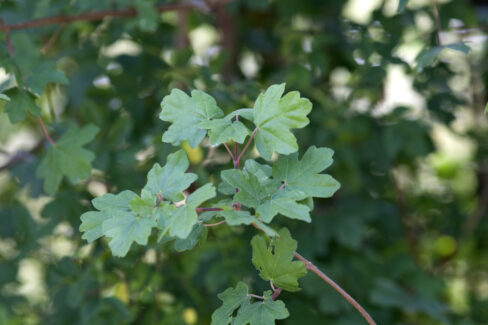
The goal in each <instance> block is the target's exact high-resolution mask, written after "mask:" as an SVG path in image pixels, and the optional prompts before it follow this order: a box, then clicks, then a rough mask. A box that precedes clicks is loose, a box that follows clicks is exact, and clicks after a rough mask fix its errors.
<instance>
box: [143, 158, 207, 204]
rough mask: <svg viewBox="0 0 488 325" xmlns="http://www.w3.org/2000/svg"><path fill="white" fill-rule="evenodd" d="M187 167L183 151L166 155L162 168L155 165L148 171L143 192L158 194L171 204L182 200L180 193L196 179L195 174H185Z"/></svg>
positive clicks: (188, 164) (186, 159) (187, 163)
mask: <svg viewBox="0 0 488 325" xmlns="http://www.w3.org/2000/svg"><path fill="white" fill-rule="evenodd" d="M188 166H190V163H189V162H188V157H187V156H186V152H185V151H184V150H183V149H181V150H178V151H177V152H175V153H172V154H170V155H168V158H167V159H166V165H165V166H164V167H161V166H160V165H159V164H158V163H156V164H154V166H153V168H152V169H151V170H150V171H149V173H148V174H147V184H146V186H144V188H143V192H149V193H151V194H153V195H157V194H160V195H161V196H162V197H163V198H165V199H168V200H170V201H173V202H177V201H181V200H183V198H184V197H183V194H182V192H183V191H184V190H186V189H187V188H188V187H189V186H190V185H191V183H193V182H194V181H195V180H196V179H197V178H198V176H197V175H195V174H192V173H185V172H186V170H187V169H188Z"/></svg>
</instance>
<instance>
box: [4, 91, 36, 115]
mask: <svg viewBox="0 0 488 325" xmlns="http://www.w3.org/2000/svg"><path fill="white" fill-rule="evenodd" d="M8 96H9V97H10V100H9V101H7V102H6V103H5V112H6V113H7V114H8V118H9V120H10V122H12V123H17V122H20V121H23V120H24V119H25V117H26V115H27V113H31V114H32V115H34V116H39V115H40V114H41V109H40V108H39V107H38V106H37V105H36V102H35V100H34V98H33V97H32V96H31V95H30V94H29V93H28V92H27V91H25V90H23V89H20V88H15V89H12V90H10V91H8Z"/></svg>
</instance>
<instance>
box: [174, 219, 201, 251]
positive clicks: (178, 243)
mask: <svg viewBox="0 0 488 325" xmlns="http://www.w3.org/2000/svg"><path fill="white" fill-rule="evenodd" d="M206 238H207V227H205V226H203V225H202V224H196V225H194V226H193V228H192V230H191V232H190V234H189V235H188V237H187V238H185V239H181V238H176V240H175V242H174V248H175V250H176V251H177V252H183V251H187V250H190V249H192V248H193V247H195V246H196V245H197V244H198V243H202V242H204V241H205V239H206Z"/></svg>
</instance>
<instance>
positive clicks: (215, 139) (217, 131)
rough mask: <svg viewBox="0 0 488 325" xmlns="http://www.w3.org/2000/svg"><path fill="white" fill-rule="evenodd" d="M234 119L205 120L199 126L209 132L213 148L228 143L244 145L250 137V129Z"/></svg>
mask: <svg viewBox="0 0 488 325" xmlns="http://www.w3.org/2000/svg"><path fill="white" fill-rule="evenodd" d="M231 119H232V117H230V118H229V117H228V116H227V117H225V118H221V119H213V120H205V121H202V122H200V124H199V125H198V126H199V127H201V128H202V129H207V130H208V136H209V140H210V144H211V145H212V146H216V145H219V144H221V143H225V142H227V141H230V140H232V141H234V142H237V143H243V142H244V140H245V139H246V137H247V136H248V135H249V133H250V132H249V129H248V128H247V127H246V126H245V125H244V124H243V123H242V122H239V121H233V122H232V120H231Z"/></svg>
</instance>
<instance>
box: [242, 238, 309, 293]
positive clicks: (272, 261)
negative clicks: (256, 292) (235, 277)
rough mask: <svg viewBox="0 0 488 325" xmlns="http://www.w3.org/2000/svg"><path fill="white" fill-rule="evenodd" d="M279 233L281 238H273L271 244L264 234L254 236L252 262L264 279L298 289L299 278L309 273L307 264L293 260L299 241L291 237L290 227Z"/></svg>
mask: <svg viewBox="0 0 488 325" xmlns="http://www.w3.org/2000/svg"><path fill="white" fill-rule="evenodd" d="M279 235H280V236H279V238H277V237H275V238H273V239H271V242H270V244H269V245H267V244H266V239H265V238H264V237H263V236H260V235H258V236H254V238H253V239H252V240H251V245H252V263H253V264H254V266H255V267H256V269H257V270H259V275H260V276H261V278H262V279H263V280H265V281H272V282H273V283H274V284H275V285H276V286H278V287H280V288H283V289H284V290H287V291H298V290H300V288H299V287H298V279H299V278H301V277H302V276H304V275H305V274H306V273H307V270H306V269H305V264H304V263H303V262H301V261H292V260H293V255H294V253H295V251H296V249H297V242H296V240H294V239H293V238H291V235H290V232H289V231H288V229H286V228H282V229H281V230H280V231H279Z"/></svg>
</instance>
